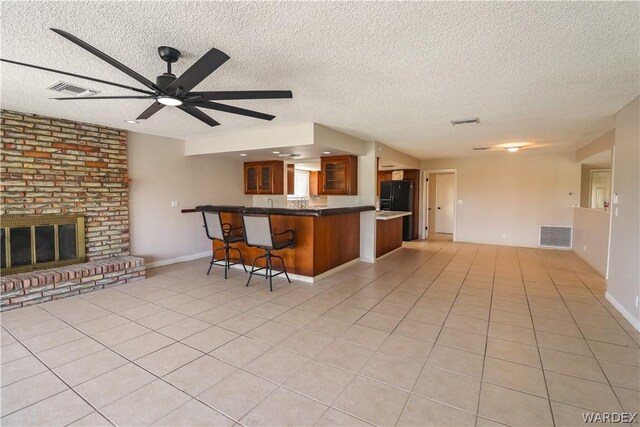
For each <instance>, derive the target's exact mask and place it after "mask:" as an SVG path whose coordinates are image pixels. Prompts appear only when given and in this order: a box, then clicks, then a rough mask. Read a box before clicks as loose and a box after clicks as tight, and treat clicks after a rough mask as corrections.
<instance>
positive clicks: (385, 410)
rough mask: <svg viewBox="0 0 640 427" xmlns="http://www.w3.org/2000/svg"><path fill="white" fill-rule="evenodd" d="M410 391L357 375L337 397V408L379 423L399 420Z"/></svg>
mask: <svg viewBox="0 0 640 427" xmlns="http://www.w3.org/2000/svg"><path fill="white" fill-rule="evenodd" d="M408 397H409V393H406V392H404V391H401V390H398V389H397V388H394V387H391V386H388V385H385V384H381V383H378V382H376V381H373V380H369V379H367V378H363V377H356V378H355V379H354V380H353V381H352V382H351V384H349V385H348V386H347V388H346V389H345V390H344V391H343V392H342V394H341V395H340V396H339V397H338V398H337V399H336V401H335V402H334V404H333V406H334V407H335V408H336V409H339V410H341V411H344V412H346V413H348V414H351V415H353V416H355V417H357V418H360V419H363V420H365V421H367V422H370V423H375V424H377V425H393V424H395V423H396V422H397V420H398V418H399V417H400V414H401V413H402V409H403V408H404V405H405V403H406V402H407V399H408Z"/></svg>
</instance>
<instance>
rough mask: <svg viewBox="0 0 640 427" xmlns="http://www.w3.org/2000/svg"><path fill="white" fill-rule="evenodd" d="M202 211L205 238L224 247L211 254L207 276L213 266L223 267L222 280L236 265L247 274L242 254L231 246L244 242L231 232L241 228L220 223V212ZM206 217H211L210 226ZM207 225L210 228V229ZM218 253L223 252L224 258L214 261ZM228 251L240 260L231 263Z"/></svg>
mask: <svg viewBox="0 0 640 427" xmlns="http://www.w3.org/2000/svg"><path fill="white" fill-rule="evenodd" d="M201 211H202V220H203V221H204V225H203V227H204V229H205V231H206V233H207V237H208V238H209V239H210V240H211V241H215V240H218V241H220V242H222V244H223V245H224V246H223V247H221V248H218V249H215V250H214V251H213V254H212V255H211V262H210V263H209V269H208V270H207V276H208V275H209V273H210V272H211V267H213V266H214V265H218V266H222V267H224V278H225V279H226V278H227V272H228V271H229V268H231V266H233V265H236V264H242V268H244V272H245V273H246V272H247V267H246V266H245V264H244V258H243V257H242V252H241V251H240V249H238V248H234V247H233V246H231V244H232V243H238V242H242V241H244V235H234V234H233V232H234V231H237V230H242V229H243V227H233V226H232V225H231V224H230V223H228V222H222V217H221V216H220V212H219V211H216V210H212V209H206V207H205V208H203V209H201ZM207 215H211V216H212V217H213V218H211V224H209V221H208V220H207ZM209 225H211V226H212V227H211V228H210V227H209ZM218 251H224V258H219V259H216V253H217V252H218ZM230 251H237V252H238V255H240V260H239V261H235V262H231V257H230Z"/></svg>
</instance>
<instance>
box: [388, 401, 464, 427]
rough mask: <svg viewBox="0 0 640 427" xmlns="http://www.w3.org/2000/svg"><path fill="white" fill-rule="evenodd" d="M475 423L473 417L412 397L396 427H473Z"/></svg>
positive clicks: (448, 407)
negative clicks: (431, 426)
mask: <svg viewBox="0 0 640 427" xmlns="http://www.w3.org/2000/svg"><path fill="white" fill-rule="evenodd" d="M475 421H476V416H475V415H472V414H469V413H467V412H463V411H459V410H457V409H455V408H452V407H450V406H445V405H442V404H440V403H438V402H434V401H431V400H427V399H423V398H422V397H419V396H416V395H412V396H411V397H410V398H409V401H408V402H407V405H406V407H405V408H404V410H403V412H402V415H401V417H400V420H398V424H397V425H398V426H425V425H433V426H474V425H475Z"/></svg>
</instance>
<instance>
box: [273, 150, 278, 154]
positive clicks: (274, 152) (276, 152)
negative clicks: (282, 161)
mask: <svg viewBox="0 0 640 427" xmlns="http://www.w3.org/2000/svg"><path fill="white" fill-rule="evenodd" d="M272 153H273V154H280V152H279V151H272Z"/></svg>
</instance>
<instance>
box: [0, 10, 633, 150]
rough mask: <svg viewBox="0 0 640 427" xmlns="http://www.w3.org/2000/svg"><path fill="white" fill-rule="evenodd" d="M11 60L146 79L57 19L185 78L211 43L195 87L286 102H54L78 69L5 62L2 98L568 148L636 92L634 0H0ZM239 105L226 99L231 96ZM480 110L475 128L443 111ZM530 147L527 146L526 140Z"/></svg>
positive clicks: (9, 103)
mask: <svg viewBox="0 0 640 427" xmlns="http://www.w3.org/2000/svg"><path fill="white" fill-rule="evenodd" d="M0 7H1V12H2V15H1V34H0V35H1V37H2V45H1V48H2V52H1V56H2V58H6V59H12V60H17V61H21V62H29V63H33V64H37V65H43V66H47V67H51V68H57V69H62V70H65V71H69V72H74V73H79V74H85V75H89V76H93V77H97V78H101V79H105V80H110V81H114V82H118V83H122V84H127V85H132V86H137V85H138V83H136V82H135V81H134V80H132V79H130V78H128V77H127V76H125V75H123V74H121V73H120V72H118V71H117V70H115V69H113V68H111V67H110V66H108V65H107V64H106V63H104V62H102V61H101V60H99V59H97V58H95V57H93V56H92V55H91V54H89V53H88V52H86V51H84V50H82V49H80V48H79V47H77V46H75V45H73V44H72V43H71V42H69V41H67V40H66V39H64V38H62V37H60V36H58V35H56V34H55V33H53V32H51V31H49V30H48V28H49V27H56V28H60V29H63V30H66V31H68V32H70V33H72V34H74V35H76V36H78V37H80V38H81V39H83V40H85V41H87V42H88V43H90V44H92V45H94V46H96V47H97V48H99V49H101V50H103V51H105V52H106V53H108V54H110V55H111V56H113V57H115V58H116V59H118V60H120V61H121V62H123V63H125V64H126V65H128V66H129V67H131V68H133V69H134V70H136V71H138V72H139V73H140V74H142V75H144V76H146V77H148V78H150V79H151V80H153V79H154V77H155V76H156V75H158V74H160V73H161V72H163V71H164V63H163V62H162V61H161V60H160V58H159V57H158V56H157V53H156V49H157V47H158V46H160V45H169V46H173V47H176V48H178V49H179V50H180V51H182V53H183V54H184V57H183V58H182V59H181V61H179V62H178V63H177V64H176V65H175V66H174V72H175V73H176V74H178V75H179V74H180V73H181V72H183V71H184V70H185V69H186V68H187V67H188V66H189V65H191V64H192V63H193V62H194V61H195V60H196V59H197V58H199V57H200V56H201V55H202V54H203V53H204V52H206V51H207V50H208V49H209V48H211V47H216V48H218V49H220V50H222V51H224V52H226V53H227V54H228V55H229V56H230V57H231V60H229V61H228V62H227V63H226V64H224V65H223V66H222V67H221V68H220V69H219V70H217V71H216V72H215V73H214V74H212V75H211V76H210V77H208V78H207V79H206V80H205V81H204V82H203V83H201V84H200V85H199V86H198V87H197V89H200V90H240V89H290V90H292V91H293V93H294V99H293V100H262V101H234V102H233V104H234V105H238V106H242V107H247V108H252V109H256V110H259V111H263V112H266V113H271V114H275V115H276V116H277V118H276V119H275V120H274V121H273V122H263V121H260V120H256V119H251V118H245V117H239V116H234V115H231V114H226V113H218V112H213V111H208V112H207V113H208V114H210V115H211V116H212V117H214V118H215V119H216V120H218V121H220V122H221V123H222V126H219V127H217V128H213V129H211V128H208V127H207V126H206V125H204V124H202V123H200V122H198V121H196V120H195V119H193V118H191V117H190V116H187V115H186V114H184V113H182V112H180V111H178V110H176V109H172V108H165V109H164V110H162V111H161V112H159V113H158V114H156V115H155V116H154V117H152V118H151V119H149V120H147V121H146V122H143V123H140V124H138V125H128V124H126V123H124V121H125V120H127V119H133V118H135V117H136V116H137V115H138V114H139V113H140V112H141V111H143V110H144V109H145V108H146V107H147V105H148V104H149V102H148V101H144V100H131V101H111V100H106V101H98V100H92V101H73V102H72V101H65V102H64V103H63V102H60V101H54V100H48V99H47V98H49V97H50V96H52V94H53V92H50V91H47V90H45V87H47V86H49V85H50V84H52V83H54V82H55V81H57V80H63V81H67V82H70V83H74V84H79V85H82V86H85V87H90V88H93V89H97V90H100V91H101V92H102V95H122V94H133V93H128V92H126V91H124V90H121V89H118V88H114V87H110V86H105V85H100V84H94V83H92V82H87V81H83V80H79V79H74V78H71V77H64V76H58V75H56V74H51V73H46V72H42V71H36V70H30V69H25V68H20V67H17V66H15V65H7V64H2V68H1V69H0V71H1V75H2V79H1V80H2V81H1V89H2V93H1V102H2V107H3V108H7V109H14V110H19V111H25V112H33V113H39V114H46V115H52V116H58V117H64V118H69V119H73V120H81V121H87V122H93V123H100V124H104V125H110V126H114V127H119V128H125V129H131V130H135V131H137V132H144V133H150V134H158V135H164V136H170V137H176V138H183V139H189V138H195V137H202V136H207V135H209V136H211V137H212V138H215V136H216V135H219V134H221V133H226V132H236V131H240V130H246V129H249V128H254V129H257V128H261V127H269V126H290V125H293V124H299V123H307V122H317V123H321V124H324V125H326V126H329V127H331V128H334V129H337V130H340V131H342V132H345V133H348V134H350V135H353V136H356V137H359V138H362V139H366V140H377V141H380V142H383V143H385V144H388V145H389V146H391V147H394V148H396V149H399V150H401V151H404V152H406V153H408V154H412V155H414V156H416V157H419V158H431V157H445V156H467V155H487V153H477V152H473V151H471V148H472V147H476V146H488V145H494V144H499V143H506V142H514V141H530V142H535V143H537V144H539V145H541V146H543V148H539V149H538V150H539V151H568V150H571V149H575V148H577V147H579V146H581V145H584V144H585V143H588V142H590V141H591V140H593V139H594V138H596V137H597V136H599V135H601V134H603V133H604V132H606V131H608V130H610V129H611V128H612V127H613V118H612V115H613V114H615V113H616V111H618V110H619V109H620V108H621V107H623V106H624V105H625V104H626V103H627V102H629V101H630V100H631V99H633V98H634V97H635V96H637V95H638V93H639V91H640V89H639V78H640V77H639V71H638V70H639V68H640V67H639V58H640V52H639V44H640V29H639V24H638V23H639V22H640V13H639V11H640V3H638V2H624V3H615V2H593V3H591V2H418V3H415V2H406V3H402V2H313V3H312V2H206V1H198V2H187V1H163V2H158V1H152V2H147V1H145V2H143V1H139V2H127V1H118V2H79V1H76V2H35V1H34V2H25V1H17V2H14V1H7V0H3V1H2V2H1V6H0ZM229 103H230V104H231V102H229ZM476 116H479V117H480V120H481V123H480V124H479V125H475V126H465V127H455V128H454V127H452V126H451V125H450V123H449V121H450V120H453V119H460V118H468V117H476ZM533 151H535V150H529V152H533Z"/></svg>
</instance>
